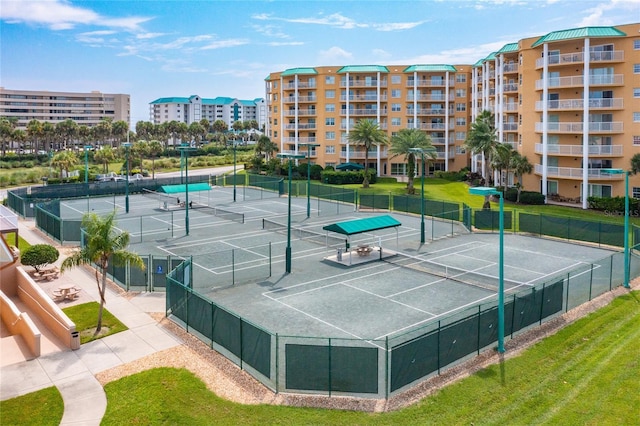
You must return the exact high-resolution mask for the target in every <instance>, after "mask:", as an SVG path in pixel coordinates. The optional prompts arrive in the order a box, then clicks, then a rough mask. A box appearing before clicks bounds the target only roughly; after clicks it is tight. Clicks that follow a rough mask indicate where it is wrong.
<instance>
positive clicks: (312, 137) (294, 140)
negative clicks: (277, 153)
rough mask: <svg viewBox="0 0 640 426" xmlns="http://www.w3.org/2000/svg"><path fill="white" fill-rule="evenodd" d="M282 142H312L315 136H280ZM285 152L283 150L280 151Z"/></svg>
mask: <svg viewBox="0 0 640 426" xmlns="http://www.w3.org/2000/svg"><path fill="white" fill-rule="evenodd" d="M282 142H284V143H296V142H298V143H314V142H316V137H315V136H310V137H304V138H282ZM282 152H285V151H282Z"/></svg>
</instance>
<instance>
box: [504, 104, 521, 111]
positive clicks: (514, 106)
mask: <svg viewBox="0 0 640 426" xmlns="http://www.w3.org/2000/svg"><path fill="white" fill-rule="evenodd" d="M502 110H503V111H507V112H515V111H518V104H517V103H515V102H509V103H506V104H502Z"/></svg>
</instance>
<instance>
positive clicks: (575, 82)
mask: <svg viewBox="0 0 640 426" xmlns="http://www.w3.org/2000/svg"><path fill="white" fill-rule="evenodd" d="M623 84H624V75H622V74H614V75H592V76H590V77H589V86H622V85H623ZM548 85H549V87H550V88H560V87H582V86H584V78H583V77H582V76H581V75H574V76H571V77H555V78H550V79H549V80H548ZM543 88H544V80H536V90H542V89H543Z"/></svg>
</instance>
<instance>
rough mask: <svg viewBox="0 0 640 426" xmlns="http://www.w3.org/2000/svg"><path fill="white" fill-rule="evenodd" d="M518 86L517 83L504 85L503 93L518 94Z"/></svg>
mask: <svg viewBox="0 0 640 426" xmlns="http://www.w3.org/2000/svg"><path fill="white" fill-rule="evenodd" d="M517 91H518V85H517V84H516V83H505V84H503V85H502V92H503V93H506V92H517Z"/></svg>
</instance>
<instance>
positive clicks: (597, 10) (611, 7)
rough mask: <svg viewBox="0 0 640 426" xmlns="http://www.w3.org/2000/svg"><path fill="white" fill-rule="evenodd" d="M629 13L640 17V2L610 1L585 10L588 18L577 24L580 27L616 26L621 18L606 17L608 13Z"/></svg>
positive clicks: (639, 0) (632, 0) (627, 0)
mask: <svg viewBox="0 0 640 426" xmlns="http://www.w3.org/2000/svg"><path fill="white" fill-rule="evenodd" d="M612 11H616V12H621V11H628V12H629V14H631V15H634V14H635V16H638V11H640V0H610V1H603V2H601V3H599V4H596V5H595V6H594V7H591V8H588V9H585V10H584V12H585V13H586V16H585V17H584V18H582V20H581V21H580V22H579V23H578V24H577V26H578V27H588V26H598V25H614V24H615V23H616V21H618V20H619V19H620V17H618V16H616V17H606V16H605V14H607V13H608V12H612Z"/></svg>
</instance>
